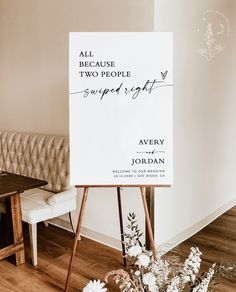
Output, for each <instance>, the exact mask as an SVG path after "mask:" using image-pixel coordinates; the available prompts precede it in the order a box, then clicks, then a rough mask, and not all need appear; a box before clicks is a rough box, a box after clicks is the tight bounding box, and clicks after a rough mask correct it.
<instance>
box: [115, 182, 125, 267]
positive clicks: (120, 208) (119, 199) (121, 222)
mask: <svg viewBox="0 0 236 292" xmlns="http://www.w3.org/2000/svg"><path fill="white" fill-rule="evenodd" d="M117 200H118V209H119V219H120V237H121V244H122V254H123V261H124V267H126V258H125V244H124V240H125V238H124V225H123V216H122V205H121V193H120V187H118V188H117Z"/></svg>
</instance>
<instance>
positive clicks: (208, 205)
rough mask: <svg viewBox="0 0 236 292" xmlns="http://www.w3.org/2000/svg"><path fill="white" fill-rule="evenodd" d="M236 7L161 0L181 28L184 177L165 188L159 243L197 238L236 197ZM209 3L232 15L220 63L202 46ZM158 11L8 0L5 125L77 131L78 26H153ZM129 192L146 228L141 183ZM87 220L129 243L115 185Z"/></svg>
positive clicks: (178, 159)
mask: <svg viewBox="0 0 236 292" xmlns="http://www.w3.org/2000/svg"><path fill="white" fill-rule="evenodd" d="M235 6H236V2H235V1H234V0H211V1H210V0H195V1H189V0H178V1H171V0H157V7H156V11H155V12H156V25H157V28H158V30H160V31H174V59H175V62H174V78H175V87H174V172H175V174H174V175H175V182H174V185H173V187H172V188H171V189H160V190H157V191H156V193H157V195H156V196H157V198H156V221H155V223H156V225H155V229H156V241H157V242H158V243H162V242H169V241H171V240H180V239H183V238H184V237H186V236H188V235H190V234H191V233H192V232H193V231H195V230H196V229H198V228H200V227H202V226H203V225H204V224H205V223H206V222H208V221H209V220H210V219H212V218H213V217H214V216H215V215H216V213H215V212H216V211H217V210H218V209H219V210H220V211H219V213H220V212H221V211H222V210H223V209H224V208H228V207H229V206H230V205H232V204H231V200H232V199H235V197H236V184H235V183H234V181H235V179H234V176H235V164H236V154H235V153H236V152H235V149H236V131H235V129H234V125H235V113H236V99H235V98H234V94H235V89H236V88H235V80H234V79H233V77H234V75H233V73H235V68H236V56H235V52H236V47H235V39H236V33H235V29H236V25H235V21H236V11H235ZM205 9H215V10H219V11H222V12H223V13H224V14H225V15H226V16H227V17H228V19H229V21H230V22H231V34H230V38H229V39H228V41H227V43H226V48H225V50H224V52H222V53H221V54H219V55H218V56H217V57H216V58H215V59H214V60H212V61H211V62H207V61H206V60H205V59H203V57H201V56H199V55H198V54H197V52H196V51H197V49H198V48H199V43H200V39H199V35H197V33H196V29H197V26H198V23H199V21H200V20H201V18H202V12H203V11H204V10H205ZM153 12H154V9H153V0H150V1H149V0H148V1H147V0H138V1H137V0H119V1H117V0H99V1H97V0H50V1H47V0H33V1H32V0H0V42H1V47H0V68H1V70H0V80H1V82H0V106H1V108H0V109H1V114H0V128H2V129H6V130H19V131H29V132H39V133H50V134H62V135H64V134H68V94H67V92H68V42H67V40H68V32H69V31H151V30H153V22H154V21H153ZM123 197H126V200H125V202H124V214H125V215H126V214H127V213H128V212H130V211H135V212H136V213H137V214H138V217H139V219H140V222H141V227H142V228H144V224H143V223H144V222H143V212H142V207H141V200H140V195H139V191H138V189H125V190H124V191H123ZM222 208H223V209H222ZM209 216H210V217H209ZM212 216H213V217H212ZM141 218H142V219H141ZM83 225H84V227H85V228H86V230H84V232H86V233H87V234H88V235H91V232H90V233H89V230H90V231H91V230H92V231H93V234H94V231H97V232H98V233H99V234H97V238H100V240H108V239H110V240H108V241H107V242H109V243H110V244H114V245H117V244H119V243H118V241H117V239H119V224H118V213H117V204H116V193H115V190H114V189H112V190H111V189H100V190H96V189H94V190H91V192H89V197H88V205H87V208H86V216H85V221H84V224H83ZM101 234H102V235H105V237H103V236H101ZM99 236H100V237H99ZM106 236H108V237H109V238H107V237H106ZM175 237H176V238H175ZM117 246H118V245H117Z"/></svg>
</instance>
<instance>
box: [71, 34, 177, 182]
mask: <svg viewBox="0 0 236 292" xmlns="http://www.w3.org/2000/svg"><path fill="white" fill-rule="evenodd" d="M69 67H70V68H69V73H70V76H69V83H70V84H69V97H70V177H71V184H72V185H80V186H92V185H97V186H101V185H111V186H114V185H138V186H140V185H168V184H172V176H173V166H172V89H173V76H172V34H171V33H159V32H158V33H156V32H155V33H154V32H150V33H149V32H148V33H83V32H82V33H80V32H73V33H70V61H69Z"/></svg>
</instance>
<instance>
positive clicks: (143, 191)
mask: <svg viewBox="0 0 236 292" xmlns="http://www.w3.org/2000/svg"><path fill="white" fill-rule="evenodd" d="M76 187H77V188H78V187H81V186H76ZM83 187H84V191H83V197H82V202H81V206H80V212H79V218H78V224H77V228H76V233H75V236H74V241H73V247H72V252H71V258H70V264H69V268H68V273H67V279H66V286H65V292H68V291H69V288H70V281H71V273H72V266H73V262H74V258H75V253H76V248H77V244H78V239H79V235H80V230H81V224H82V220H83V215H84V211H85V205H86V201H87V197H88V190H89V188H91V187H97V186H83ZM109 187H110V186H109ZM121 187H126V186H117V199H118V207H119V217H120V218H119V219H120V232H121V241H122V252H123V256H124V255H125V246H124V243H123V242H124V230H123V219H122V218H123V217H122V208H121V193H120V190H121ZM127 187H131V186H130V185H129V186H127ZM132 187H137V186H132ZM138 187H139V188H140V191H141V197H142V202H143V208H144V213H145V218H146V228H147V233H148V236H149V241H150V248H151V249H152V251H153V257H154V259H155V260H156V259H157V251H156V248H155V242H154V236H153V231H152V224H151V220H150V215H149V211H148V205H147V201H146V187H150V186H138ZM152 187H153V186H152ZM124 265H125V266H126V259H125V258H124Z"/></svg>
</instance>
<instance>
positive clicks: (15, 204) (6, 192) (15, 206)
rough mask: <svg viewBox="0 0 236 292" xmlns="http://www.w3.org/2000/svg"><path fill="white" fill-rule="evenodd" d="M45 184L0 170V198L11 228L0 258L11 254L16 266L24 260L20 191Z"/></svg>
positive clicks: (0, 250)
mask: <svg viewBox="0 0 236 292" xmlns="http://www.w3.org/2000/svg"><path fill="white" fill-rule="evenodd" d="M46 184H47V182H46V181H43V180H38V179H34V178H31V177H26V176H22V175H17V174H13V173H10V172H5V171H0V198H5V202H6V214H7V218H9V221H8V222H9V225H10V226H8V227H10V228H11V230H12V232H11V235H10V238H8V245H7V246H6V247H4V248H1V249H0V260H1V259H4V258H7V257H9V256H12V260H13V261H14V263H15V265H17V266H18V265H21V264H23V263H24V262H25V250H24V239H23V229H22V216H21V204H20V193H23V192H24V191H26V190H29V189H33V188H38V187H41V186H43V185H46Z"/></svg>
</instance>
